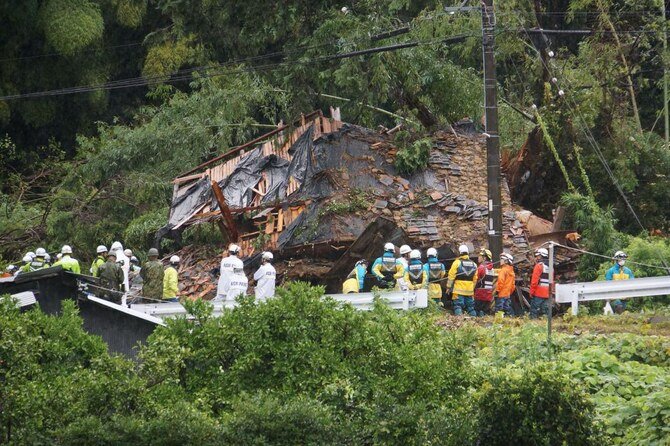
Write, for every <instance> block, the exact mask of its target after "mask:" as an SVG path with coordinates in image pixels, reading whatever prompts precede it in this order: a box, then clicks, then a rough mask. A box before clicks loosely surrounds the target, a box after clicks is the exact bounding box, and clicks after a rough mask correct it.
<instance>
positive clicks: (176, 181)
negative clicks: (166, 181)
mask: <svg viewBox="0 0 670 446" xmlns="http://www.w3.org/2000/svg"><path fill="white" fill-rule="evenodd" d="M204 176H205V172H201V173H196V174H193V175H187V176H185V177H179V178H175V179H174V180H172V184H175V185H177V184H182V183H186V182H188V181H191V180H199V179H200V178H202V177H204Z"/></svg>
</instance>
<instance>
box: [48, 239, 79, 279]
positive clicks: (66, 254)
mask: <svg viewBox="0 0 670 446" xmlns="http://www.w3.org/2000/svg"><path fill="white" fill-rule="evenodd" d="M60 252H61V254H63V257H61V259H60V260H59V261H58V262H56V263H54V266H58V265H60V267H61V268H63V269H64V270H65V271H70V272H73V273H75V274H81V268H80V267H79V262H78V261H77V259H73V258H72V248H71V247H70V245H63V247H62V248H61V250H60Z"/></svg>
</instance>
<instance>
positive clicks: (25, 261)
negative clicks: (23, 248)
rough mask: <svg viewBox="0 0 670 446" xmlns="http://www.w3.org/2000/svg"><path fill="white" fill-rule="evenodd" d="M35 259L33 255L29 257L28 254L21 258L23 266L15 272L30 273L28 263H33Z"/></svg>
mask: <svg viewBox="0 0 670 446" xmlns="http://www.w3.org/2000/svg"><path fill="white" fill-rule="evenodd" d="M34 258H35V253H33V255H32V256H31V255H30V253H27V254H26V255H24V256H23V259H21V261H22V262H23V265H21V266H20V267H19V270H18V271H17V272H19V273H28V272H30V263H31V262H32V261H33V259H34Z"/></svg>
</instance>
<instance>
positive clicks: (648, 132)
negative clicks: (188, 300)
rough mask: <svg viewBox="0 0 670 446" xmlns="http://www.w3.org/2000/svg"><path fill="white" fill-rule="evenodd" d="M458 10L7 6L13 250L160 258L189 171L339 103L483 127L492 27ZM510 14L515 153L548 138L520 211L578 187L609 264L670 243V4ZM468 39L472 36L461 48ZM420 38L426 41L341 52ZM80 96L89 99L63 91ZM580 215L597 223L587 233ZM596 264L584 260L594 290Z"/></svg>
mask: <svg viewBox="0 0 670 446" xmlns="http://www.w3.org/2000/svg"><path fill="white" fill-rule="evenodd" d="M447 3H449V2H447ZM454 3H459V4H460V2H454ZM443 6H444V2H437V1H432V0H422V1H418V2H417V1H412V2H409V1H406V0H381V1H380V0H357V1H354V2H344V3H342V2H332V1H326V0H319V1H310V2H297V1H289V2H284V3H277V2H271V1H265V0H259V1H254V2H232V3H231V2H225V1H223V0H208V1H195V2H194V1H190V0H188V1H187V0H170V1H167V0H48V1H44V2H37V1H28V2H25V1H9V2H4V3H3V4H2V5H1V6H0V19H1V20H2V23H4V24H5V25H6V26H5V32H4V33H3V35H2V37H0V49H1V52H2V58H3V63H2V64H0V125H1V126H2V133H1V137H0V147H1V150H2V154H3V156H2V159H0V256H2V258H3V259H4V261H8V260H17V259H18V258H20V256H21V254H22V253H23V252H25V251H26V248H27V247H31V248H34V247H35V246H36V245H37V244H42V245H46V246H47V247H48V248H51V249H52V250H54V249H56V248H57V247H58V246H60V245H61V244H62V243H65V242H67V243H69V244H71V245H73V246H74V248H75V251H77V253H78V254H77V255H79V256H80V257H84V258H86V257H88V256H90V255H91V253H92V249H93V248H94V247H95V246H96V245H97V244H99V243H101V242H102V243H110V242H111V241H113V240H114V239H118V238H121V239H122V240H123V241H126V242H127V243H130V244H131V245H133V246H134V247H136V248H145V247H147V245H148V244H149V242H150V241H151V239H152V237H151V235H152V233H153V231H155V229H157V228H158V227H160V226H161V225H162V224H164V223H165V220H166V217H167V206H168V204H169V198H170V194H171V187H170V184H169V180H170V179H171V178H173V177H174V176H176V175H178V174H179V173H180V172H183V171H184V170H186V169H188V168H190V167H192V166H194V165H196V164H198V163H199V162H202V161H203V160H204V159H207V158H209V157H211V156H213V155H215V154H218V153H221V152H223V151H225V150H226V149H227V148H229V147H231V146H232V145H235V144H237V143H240V142H242V141H245V140H248V139H249V138H251V137H252V136H254V135H256V134H258V133H259V132H262V131H263V130H266V129H267V127H270V126H272V125H274V124H276V123H278V122H279V121H280V120H284V121H288V120H290V119H292V117H294V116H296V115H297V114H298V113H299V112H306V111H309V110H311V109H314V108H324V109H326V108H327V106H328V105H331V104H334V105H341V106H342V107H343V116H344V118H345V119H346V120H348V121H350V122H355V123H359V124H362V125H369V126H376V125H378V124H383V125H387V126H394V125H396V124H397V123H399V122H402V123H404V124H405V125H406V126H407V128H408V130H410V131H412V132H416V133H415V134H417V135H419V137H420V135H421V134H422V133H424V132H425V131H427V130H432V129H434V128H440V127H446V126H447V125H448V124H449V123H451V122H454V121H456V120H458V119H460V118H462V117H464V116H470V117H472V118H473V120H474V121H475V122H478V121H479V117H480V116H481V113H482V110H481V102H482V100H481V97H482V82H481V49H480V48H481V47H480V45H481V37H480V35H481V30H480V16H479V13H478V12H459V13H457V14H449V13H446V12H445V11H444V10H443V9H442V8H443ZM496 7H497V29H498V34H497V36H496V55H497V59H498V62H499V64H498V80H499V86H500V96H501V98H502V99H503V102H501V109H500V114H501V133H502V145H503V149H504V151H506V152H507V153H513V152H515V151H516V150H518V149H519V148H520V147H521V145H522V143H523V142H524V140H525V139H526V136H527V134H528V132H529V131H531V130H533V129H534V128H535V127H536V122H537V123H542V126H541V127H542V133H543V134H544V137H543V138H541V139H540V140H541V141H542V143H541V147H540V149H541V150H540V152H539V154H538V156H539V159H538V160H537V162H538V163H540V164H541V165H542V166H543V168H542V170H541V171H540V172H539V173H538V175H539V177H538V182H537V183H536V184H537V188H538V192H537V193H536V194H533V197H531V198H529V199H527V200H526V202H524V203H522V204H523V205H525V206H526V207H528V208H530V209H531V210H533V211H536V212H538V213H539V214H540V215H544V216H547V217H548V216H550V213H551V209H552V208H553V207H555V206H556V205H557V204H558V203H559V202H560V200H561V195H562V194H563V193H565V192H570V193H571V196H570V197H568V198H567V200H568V201H569V207H571V209H572V213H573V214H575V215H576V216H575V218H574V219H575V221H576V223H577V224H576V225H575V226H576V227H577V229H580V230H587V232H588V229H589V228H594V230H592V231H590V232H591V234H590V235H588V236H587V237H586V242H587V243H588V244H589V245H590V247H591V248H593V249H594V250H596V251H597V252H609V251H611V250H612V249H614V248H618V247H621V243H622V238H621V237H620V236H619V235H618V234H619V232H618V231H623V232H624V233H628V234H631V235H638V234H643V235H646V234H648V233H649V231H652V230H655V231H661V234H663V233H664V232H665V231H667V229H668V221H670V211H669V210H670V195H669V194H668V193H667V190H668V187H669V186H670V183H669V182H670V179H669V176H668V175H669V174H670V150H668V149H667V148H665V147H664V145H663V137H662V135H663V117H662V113H661V112H662V105H663V101H662V97H663V95H662V79H663V67H664V61H665V60H667V57H666V56H665V55H664V53H663V50H662V48H663V45H662V40H663V39H662V37H663V35H662V31H663V29H664V24H663V23H662V18H661V14H660V8H661V2H658V1H656V0H644V1H632V0H598V1H595V0H570V1H568V0H565V1H560V2H545V1H535V2H530V1H527V0H526V1H521V0H512V1H504V2H503V1H501V2H497V6H496ZM343 8H344V9H343ZM537 26H541V27H544V28H546V29H573V30H575V29H576V30H579V29H591V30H594V32H593V33H592V34H588V35H584V34H569V35H560V34H559V35H554V34H551V35H549V36H548V37H547V40H545V39H543V38H542V36H541V35H539V34H537V33H534V34H533V33H527V32H523V31H522V30H523V29H527V28H534V27H537ZM405 27H407V28H405ZM388 31H394V32H391V33H388ZM452 36H460V37H459V39H456V40H454V41H449V42H446V43H445V42H444V39H446V38H448V37H452ZM410 41H412V42H419V45H418V46H416V47H411V48H405V49H402V50H398V51H387V52H379V53H374V54H370V55H365V56H357V57H353V58H346V59H334V60H333V59H329V57H328V56H332V55H333V54H338V53H344V52H348V51H355V50H361V49H368V48H374V47H379V46H384V45H391V44H394V43H403V42H410ZM550 54H553V57H551V56H550ZM74 86H78V87H82V88H78V89H77V90H76V92H74V94H60V93H63V92H61V91H58V89H62V88H67V87H74ZM45 91H51V92H50V93H39V92H45ZM32 92H37V93H38V94H36V95H34V96H31V97H24V96H21V94H23V93H32ZM69 93H72V92H69ZM334 94H336V95H337V96H336V97H334V96H333V95H334ZM16 95H18V97H16ZM337 98H340V99H337ZM533 105H535V106H536V108H535V109H533V108H532V107H531V106H533ZM533 120H534V121H535V122H533ZM423 152H425V150H424V148H423V147H422V146H421V145H420V144H419V145H408V146H407V148H406V149H405V150H404V151H401V159H400V160H399V161H398V168H399V169H400V170H403V171H409V170H412V169H415V168H417V167H420V166H421V165H422V164H423V163H424V162H425V154H424V153H423ZM601 155H602V159H604V160H606V161H607V162H608V164H609V166H610V167H611V170H612V176H611V177H610V175H609V174H608V173H607V171H606V168H605V165H604V164H603V162H602V160H601V159H600V156H601ZM559 163H560V164H562V165H564V166H565V167H566V169H565V170H564V172H565V173H566V175H563V174H561V170H560V169H558V168H557V166H558V165H559ZM615 183H616V184H617V185H618V186H620V188H621V190H622V191H623V192H624V193H625V195H626V196H627V197H628V199H629V201H630V203H631V206H632V208H633V209H634V210H635V212H637V214H638V215H639V218H640V223H641V225H640V224H638V223H637V221H636V219H635V218H634V217H633V215H632V213H631V212H630V210H629V208H628V206H627V205H626V204H625V203H624V201H623V198H622V195H621V194H620V193H619V191H618V190H617V187H615V185H614V184H615ZM580 213H581V214H582V215H587V216H589V218H588V219H587V218H582V219H581V220H582V221H580V219H579V216H578V215H577V214H580ZM585 220H589V221H585ZM188 237H189V234H186V239H187V240H188ZM623 242H625V241H623ZM166 248H167V247H166ZM597 266H598V265H596V264H588V265H585V266H584V267H583V269H582V272H583V273H584V275H585V277H593V275H594V273H595V270H596V269H597Z"/></svg>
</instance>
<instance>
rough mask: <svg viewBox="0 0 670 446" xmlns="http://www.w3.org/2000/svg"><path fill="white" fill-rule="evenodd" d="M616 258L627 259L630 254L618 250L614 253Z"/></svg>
mask: <svg viewBox="0 0 670 446" xmlns="http://www.w3.org/2000/svg"><path fill="white" fill-rule="evenodd" d="M614 258H615V259H627V258H628V255H627V254H626V253H625V252H623V251H617V252H615V253H614Z"/></svg>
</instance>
